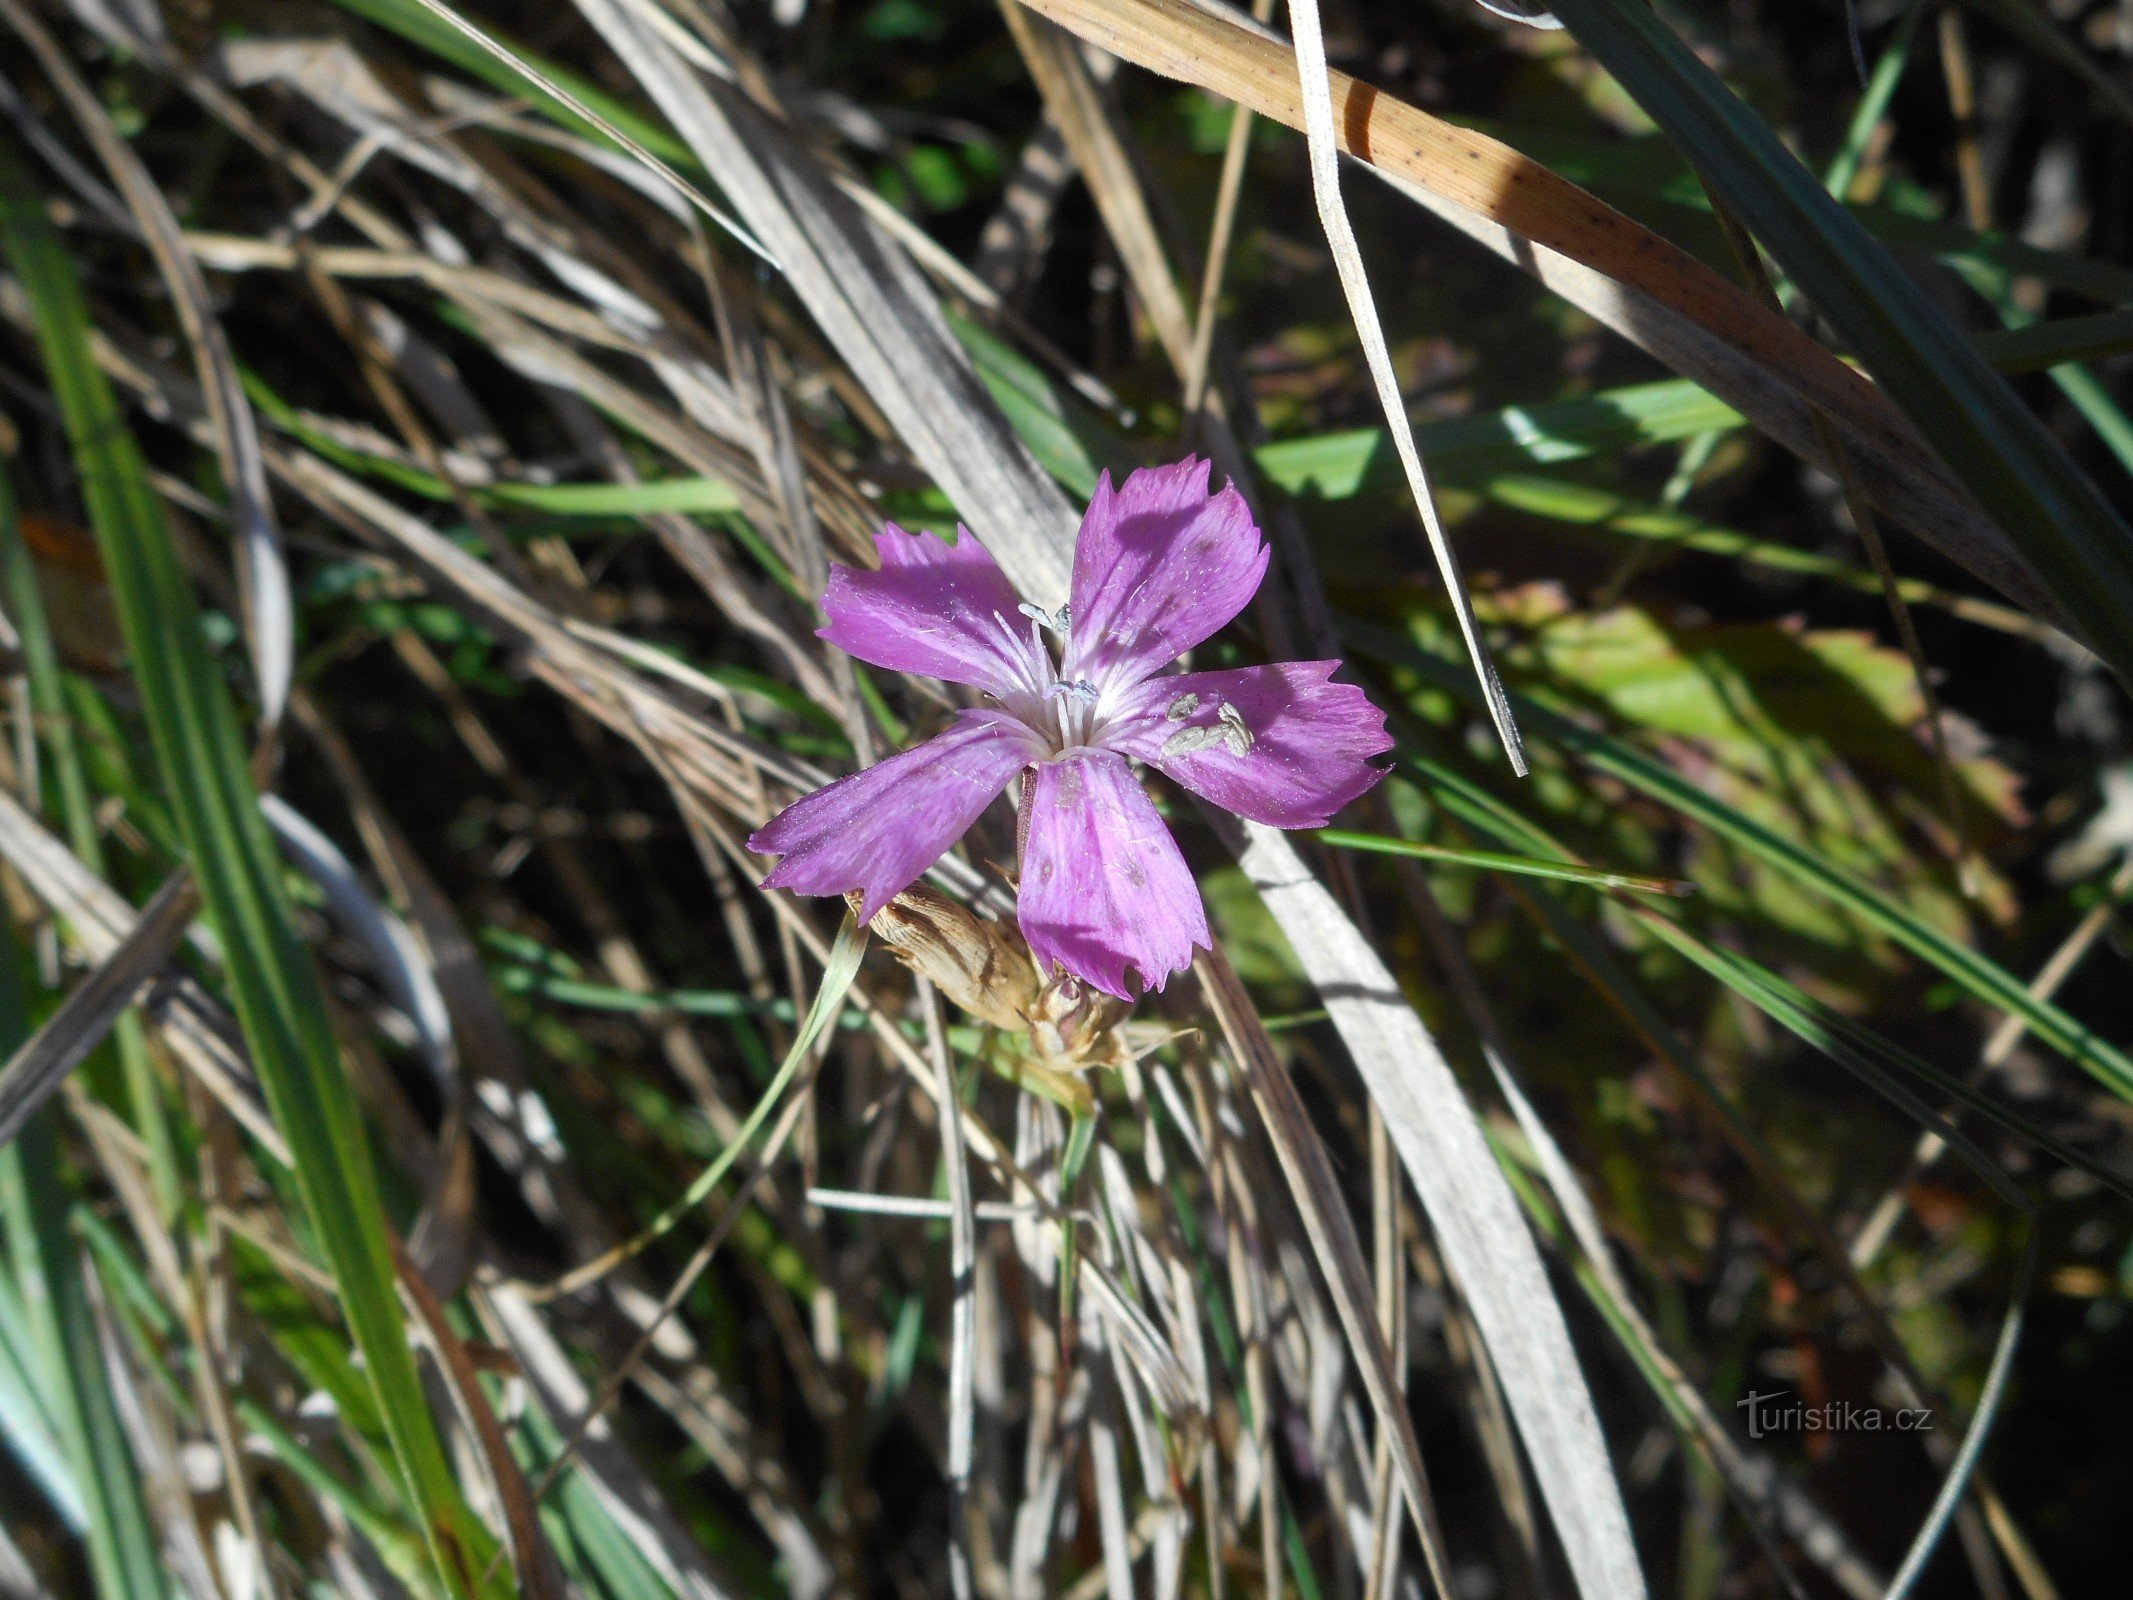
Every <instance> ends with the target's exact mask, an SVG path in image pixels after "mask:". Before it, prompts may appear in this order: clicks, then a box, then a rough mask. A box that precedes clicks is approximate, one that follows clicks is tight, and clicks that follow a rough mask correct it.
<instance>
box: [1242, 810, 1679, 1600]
mask: <svg viewBox="0 0 2133 1600" xmlns="http://www.w3.org/2000/svg"><path fill="white" fill-rule="evenodd" d="M1238 859H1239V861H1240V863H1241V864H1242V866H1243V868H1244V873H1245V876H1246V877H1247V878H1249V879H1250V880H1251V881H1252V883H1253V885H1254V886H1255V887H1256V888H1257V889H1258V890H1259V893H1260V896H1261V898H1263V899H1264V900H1265V902H1266V905H1267V909H1268V910H1269V911H1270V912H1272V913H1273V915H1274V917H1275V920H1276V921H1278V922H1279V923H1280V924H1281V925H1282V930H1283V931H1284V932H1285V933H1286V934H1287V935H1288V937H1289V942H1290V944H1291V946H1292V947H1293V948H1294V949H1295V951H1296V954H1297V958H1298V960H1299V961H1300V962H1301V963H1302V965H1303V968H1304V971H1305V972H1306V973H1307V974H1308V975H1309V976H1310V978H1311V980H1312V982H1313V983H1315V984H1316V985H1317V986H1318V989H1319V992H1320V993H1321V994H1322V995H1323V996H1324V998H1325V1004H1326V1009H1327V1011H1328V1012H1330V1013H1331V1015H1332V1018H1333V1021H1334V1025H1335V1026H1336V1027H1337V1028H1339V1029H1340V1032H1341V1036H1342V1038H1343V1039H1344V1040H1345V1041H1346V1042H1347V1044H1348V1048H1349V1052H1350V1054H1351V1055H1352V1056H1353V1057H1354V1058H1355V1063H1356V1067H1357V1070H1358V1071H1359V1072H1360V1073H1361V1074H1362V1077H1363V1082H1364V1084H1365V1086H1366V1087H1367V1088H1368V1090H1369V1092H1370V1097H1371V1099H1372V1100H1373V1101H1375V1102H1376V1103H1377V1105H1378V1108H1379V1109H1380V1110H1381V1111H1382V1112H1383V1113H1384V1116H1385V1124H1386V1129H1387V1131H1388V1132H1389V1133H1390V1134H1391V1136H1392V1141H1393V1147H1394V1148H1395V1149H1396V1150H1398V1151H1399V1153H1400V1160H1401V1164H1402V1165H1404V1166H1405V1167H1406V1168H1407V1174H1408V1178H1409V1180H1410V1181H1411V1182H1412V1183H1413V1184H1414V1186H1415V1190H1416V1193H1417V1194H1418V1195H1419V1196H1420V1197H1421V1200H1422V1206H1423V1210H1424V1211H1425V1212H1426V1213H1427V1214H1428V1216H1429V1220H1430V1223H1431V1225H1432V1226H1433V1227H1434V1228H1435V1230H1436V1232H1437V1238H1438V1244H1439V1248H1440V1249H1441V1250H1442V1252H1443V1255H1444V1259H1445V1264H1446V1266H1447V1267H1448V1268H1449V1269H1450V1272H1451V1276H1452V1278H1453V1280H1454V1282H1455V1283H1456V1284H1457V1285H1458V1287H1459V1290H1460V1292H1461V1293H1462V1294H1463V1295H1464V1296H1465V1297H1466V1300H1467V1303H1468V1305H1469V1306H1470V1307H1471V1308H1472V1311H1473V1314H1474V1320H1475V1323H1476V1324H1477V1325H1478V1326H1479V1328H1480V1330H1481V1336H1482V1338H1483V1340H1484V1341H1485V1342H1486V1343H1487V1345H1488V1350H1489V1358H1490V1359H1491V1360H1492V1361H1493V1362H1494V1363H1495V1364H1496V1368H1497V1371H1498V1373H1499V1374H1500V1376H1501V1377H1502V1380H1503V1386H1504V1392H1505V1396H1506V1398H1507V1399H1508V1400H1509V1402H1510V1405H1511V1411H1512V1414H1513V1415H1514V1416H1515V1417H1516V1418H1517V1420H1518V1426H1519V1432H1520V1435H1521V1437H1522V1438H1523V1439H1524V1440H1525V1445H1526V1451H1527V1454H1528V1455H1529V1456H1530V1457H1531V1458H1532V1461H1533V1465H1534V1475H1535V1476H1536V1477H1537V1478H1538V1479H1539V1481H1540V1485H1541V1492H1542V1494H1543V1496H1544V1497H1545V1499H1546V1501H1547V1504H1548V1508H1549V1511H1550V1512H1551V1514H1552V1515H1553V1517H1554V1520H1555V1526H1556V1530H1557V1532H1558V1533H1559V1534H1560V1536H1561V1538H1562V1541H1563V1547H1564V1550H1565V1552H1566V1553H1567V1554H1568V1556H1569V1559H1570V1565H1571V1570H1572V1572H1573V1573H1575V1574H1576V1576H1577V1580H1578V1583H1579V1587H1580V1589H1581V1590H1582V1592H1584V1593H1585V1594H1587V1595H1588V1596H1594V1597H1598V1596H1608V1597H1617V1596H1641V1595H1642V1594H1643V1593H1644V1592H1645V1591H1644V1579H1643V1575H1642V1573H1641V1571H1640V1569H1639V1567H1638V1563H1637V1557H1636V1547H1635V1545H1634V1544H1633V1543H1632V1542H1631V1540H1630V1535H1629V1518H1628V1514H1627V1513H1626V1512H1625V1510H1624V1509H1623V1505H1622V1497H1621V1492H1620V1490H1619V1489H1618V1487H1617V1486H1616V1482H1615V1476H1614V1471H1613V1469H1612V1467H1611V1466H1610V1464H1609V1462H1608V1456H1607V1446H1606V1442H1605V1440H1604V1439H1603V1438H1602V1436H1601V1433H1600V1424H1599V1419H1598V1417H1597V1416H1596V1415H1595V1413H1594V1411H1593V1406H1592V1398H1591V1395H1590V1393H1589V1392H1588V1390H1587V1389H1586V1386H1585V1379H1584V1376H1583V1374H1582V1373H1581V1372H1580V1371H1579V1370H1578V1364H1577V1356H1576V1353H1575V1352H1574V1351H1573V1350H1572V1348H1571V1344H1570V1333H1569V1329H1568V1328H1567V1327H1566V1326H1565V1325H1564V1322H1563V1316H1562V1311H1561V1309H1560V1308H1559V1307H1558V1305H1557V1303H1556V1300H1555V1296H1554V1293H1553V1291H1552V1290H1551V1289H1550V1287H1549V1285H1548V1279H1547V1274H1546V1272H1545V1270H1544V1269H1543V1267H1542V1265H1541V1260H1540V1254H1539V1251H1538V1250H1537V1249H1536V1248H1535V1246H1534V1242H1533V1237H1532V1235H1531V1234H1530V1233H1529V1232H1527V1229H1526V1223H1525V1219H1524V1217H1523V1216H1521V1215H1520V1213H1519V1210H1518V1203H1517V1201H1516V1199H1515V1198H1514V1197H1513V1196H1512V1193H1511V1189H1510V1186H1509V1184H1508V1183H1507V1182H1506V1181H1505V1179H1504V1176H1503V1173H1502V1172H1501V1170H1500V1169H1499V1168H1498V1167H1497V1165H1496V1160H1495V1157H1494V1155H1493V1154H1492V1152H1491V1151H1490V1149H1489V1145H1488V1141H1487V1139H1486V1138H1485V1137H1484V1135H1483V1134H1482V1131H1481V1125H1480V1123H1479V1122H1478V1121H1477V1120H1476V1118H1475V1115H1474V1110H1473V1108H1472V1107H1471V1106H1470V1105H1468V1104H1467V1101H1466V1097H1465V1096H1464V1095H1463V1094H1462V1093H1461V1092H1460V1089H1459V1084H1458V1080H1457V1079H1455V1078H1454V1077H1453V1076H1452V1072H1451V1068H1450V1066H1449V1065H1448V1064H1447V1063H1446V1061H1445V1059H1444V1056H1443V1054H1442V1052H1440V1051H1439V1050H1438V1048H1437V1045H1436V1041H1435V1040H1433V1039H1432V1038H1431V1037H1430V1035H1429V1033H1428V1031H1427V1030H1426V1029H1425V1028H1424V1027H1423V1026H1422V1022H1421V1019H1420V1018H1419V1017H1418V1016H1417V1015H1416V1014H1415V1011H1414V1008H1413V1007H1412V1006H1410V1005H1409V1004H1408V1003H1407V1001H1406V999H1405V998H1404V997H1403V996H1402V994H1401V993H1400V988H1399V984H1398V982H1397V980H1395V979H1394V977H1393V976H1392V974H1391V973H1390V972H1388V971H1387V970H1386V968H1385V965H1384V963H1383V962H1382V961H1381V960H1380V959H1379V957H1378V956H1377V954H1376V953H1375V952H1374V951H1373V950H1372V949H1371V948H1370V945H1369V944H1368V942H1367V941H1366V940H1365V939H1364V938H1363V936H1362V935H1361V933H1360V932H1359V931H1358V930H1357V928H1356V927H1355V924H1354V923H1353V922H1351V921H1350V920H1349V919H1348V918H1347V916H1346V915H1345V914H1344V913H1343V912H1342V911H1341V909H1340V907H1339V906H1338V904H1337V903H1336V902H1335V901H1334V899H1333V896H1332V895H1331V894H1330V893H1329V892H1328V891H1327V890H1326V888H1325V886H1324V885H1323V884H1321V883H1320V882H1319V881H1318V880H1317V879H1316V878H1315V877H1313V876H1312V875H1311V873H1310V871H1309V870H1308V869H1307V868H1306V867H1305V866H1304V864H1303V861H1302V860H1301V858H1300V857H1298V855H1297V854H1296V850H1295V847H1294V846H1292V845H1291V844H1290V843H1289V841H1288V840H1287V839H1286V838H1285V837H1284V836H1283V835H1281V834H1280V833H1278V832H1276V831H1275V830H1273V829H1271V828H1266V827H1261V826H1258V825H1256V824H1255V825H1249V826H1248V829H1247V831H1246V833H1245V836H1244V838H1243V840H1242V841H1241V851H1240V854H1239V857H1238ZM1366 1294H1367V1291H1366Z"/></svg>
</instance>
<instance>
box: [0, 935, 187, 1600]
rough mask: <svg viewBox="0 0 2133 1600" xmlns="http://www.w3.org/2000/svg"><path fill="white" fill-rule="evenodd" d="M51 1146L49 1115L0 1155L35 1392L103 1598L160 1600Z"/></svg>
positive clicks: (8, 964) (1, 1206)
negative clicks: (36, 1360)
mask: <svg viewBox="0 0 2133 1600" xmlns="http://www.w3.org/2000/svg"><path fill="white" fill-rule="evenodd" d="M19 959H20V953H19V951H18V949H17V947H16V942H15V937H14V934H13V932H12V930H0V1047H4V1048H7V1049H10V1050H13V1049H15V1048H19V1047H20V1046H21V1045H22V1043H23V1042H24V1040H25V1038H26V1037H27V1035H28V1033H29V1018H28V1015H27V1010H26V1007H25V1005H24V997H23V993H22V986H21V979H20V976H19V974H18V966H17V963H18V961H19ZM66 1206H67V1191H66V1186H65V1185H64V1183H63V1182H62V1181H61V1179H60V1175H59V1148H58V1140H57V1138H56V1136H55V1134H54V1131H53V1125H52V1121H51V1118H50V1117H49V1116H47V1117H42V1118H35V1119H32V1121H31V1122H30V1124H29V1125H28V1126H27V1127H26V1128H25V1129H24V1130H23V1132H22V1135H21V1137H20V1138H19V1139H17V1140H16V1141H15V1142H14V1143H13V1144H11V1145H9V1146H8V1147H7V1148H6V1149H4V1150H0V1218H4V1220H5V1225H6V1237H7V1242H8V1249H9V1254H10V1255H11V1256H12V1258H13V1261H14V1266H15V1272H16V1274H17V1287H18V1288H19V1290H20V1294H21V1304H22V1308H23V1310H24V1312H25V1317H24V1321H25V1322H26V1323H27V1324H28V1331H29V1332H30V1335H31V1340H32V1349H33V1350H39V1349H40V1347H41V1354H42V1356H43V1360H42V1362H41V1365H42V1367H43V1369H44V1370H43V1372H42V1373H40V1374H36V1375H35V1376H36V1377H37V1378H38V1379H39V1380H40V1386H41V1389H42V1392H43V1394H44V1395H45V1396H47V1397H48V1398H49V1399H50V1401H51V1402H52V1408H53V1412H54V1415H55V1420H56V1421H57V1422H58V1424H59V1434H60V1444H61V1446H62V1448H63V1450H64V1452H65V1454H66V1455H67V1457H68V1458H69V1461H70V1464H71V1465H72V1467H73V1469H74V1485H75V1487H76V1488H77V1490H78V1491H79V1492H80V1494H81V1498H82V1503H83V1509H84V1510H85V1511H86V1513H87V1522H88V1545H89V1568H90V1571H91V1573H92V1574H93V1576H94V1578H95V1580H96V1587H97V1592H98V1593H99V1594H101V1595H102V1596H103V1597H104V1600H160V1597H161V1596H162V1595H163V1594H164V1593H165V1590H164V1587H163V1576H162V1563H161V1561H160V1560H159V1559H158V1556H157V1550H156V1537H155V1531H154V1528H153V1526H152V1524H151V1523H150V1522H149V1518H148V1505H147V1502H146V1500H145V1498H144V1497H143V1496H142V1493H141V1480H140V1473H139V1471H138V1469H137V1468H136V1466H135V1464H134V1460H133V1454H132V1452H131V1451H130V1450H128V1449H127V1447H126V1435H125V1432H124V1429H123V1428H122V1427H121V1425H120V1422H119V1416H118V1411H117V1408H116V1407H115V1406H114V1405H113V1403H112V1398H111V1387H110V1385H109V1384H108V1383H107V1382H106V1381H105V1378H104V1371H103V1358H102V1354H101V1352H100V1350H99V1348H98V1344H97V1337H96V1319H95V1313H94V1310H93V1309H92V1307H91V1305H90V1302H89V1292H88V1282H87V1279H86V1277H85V1276H84V1272H83V1267H82V1259H81V1250H80V1247H79V1246H78V1244H77V1243H76V1242H75V1240H74V1238H73V1236H72V1233H71V1231H70V1230H69V1229H68V1227H67V1221H66Z"/></svg>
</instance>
